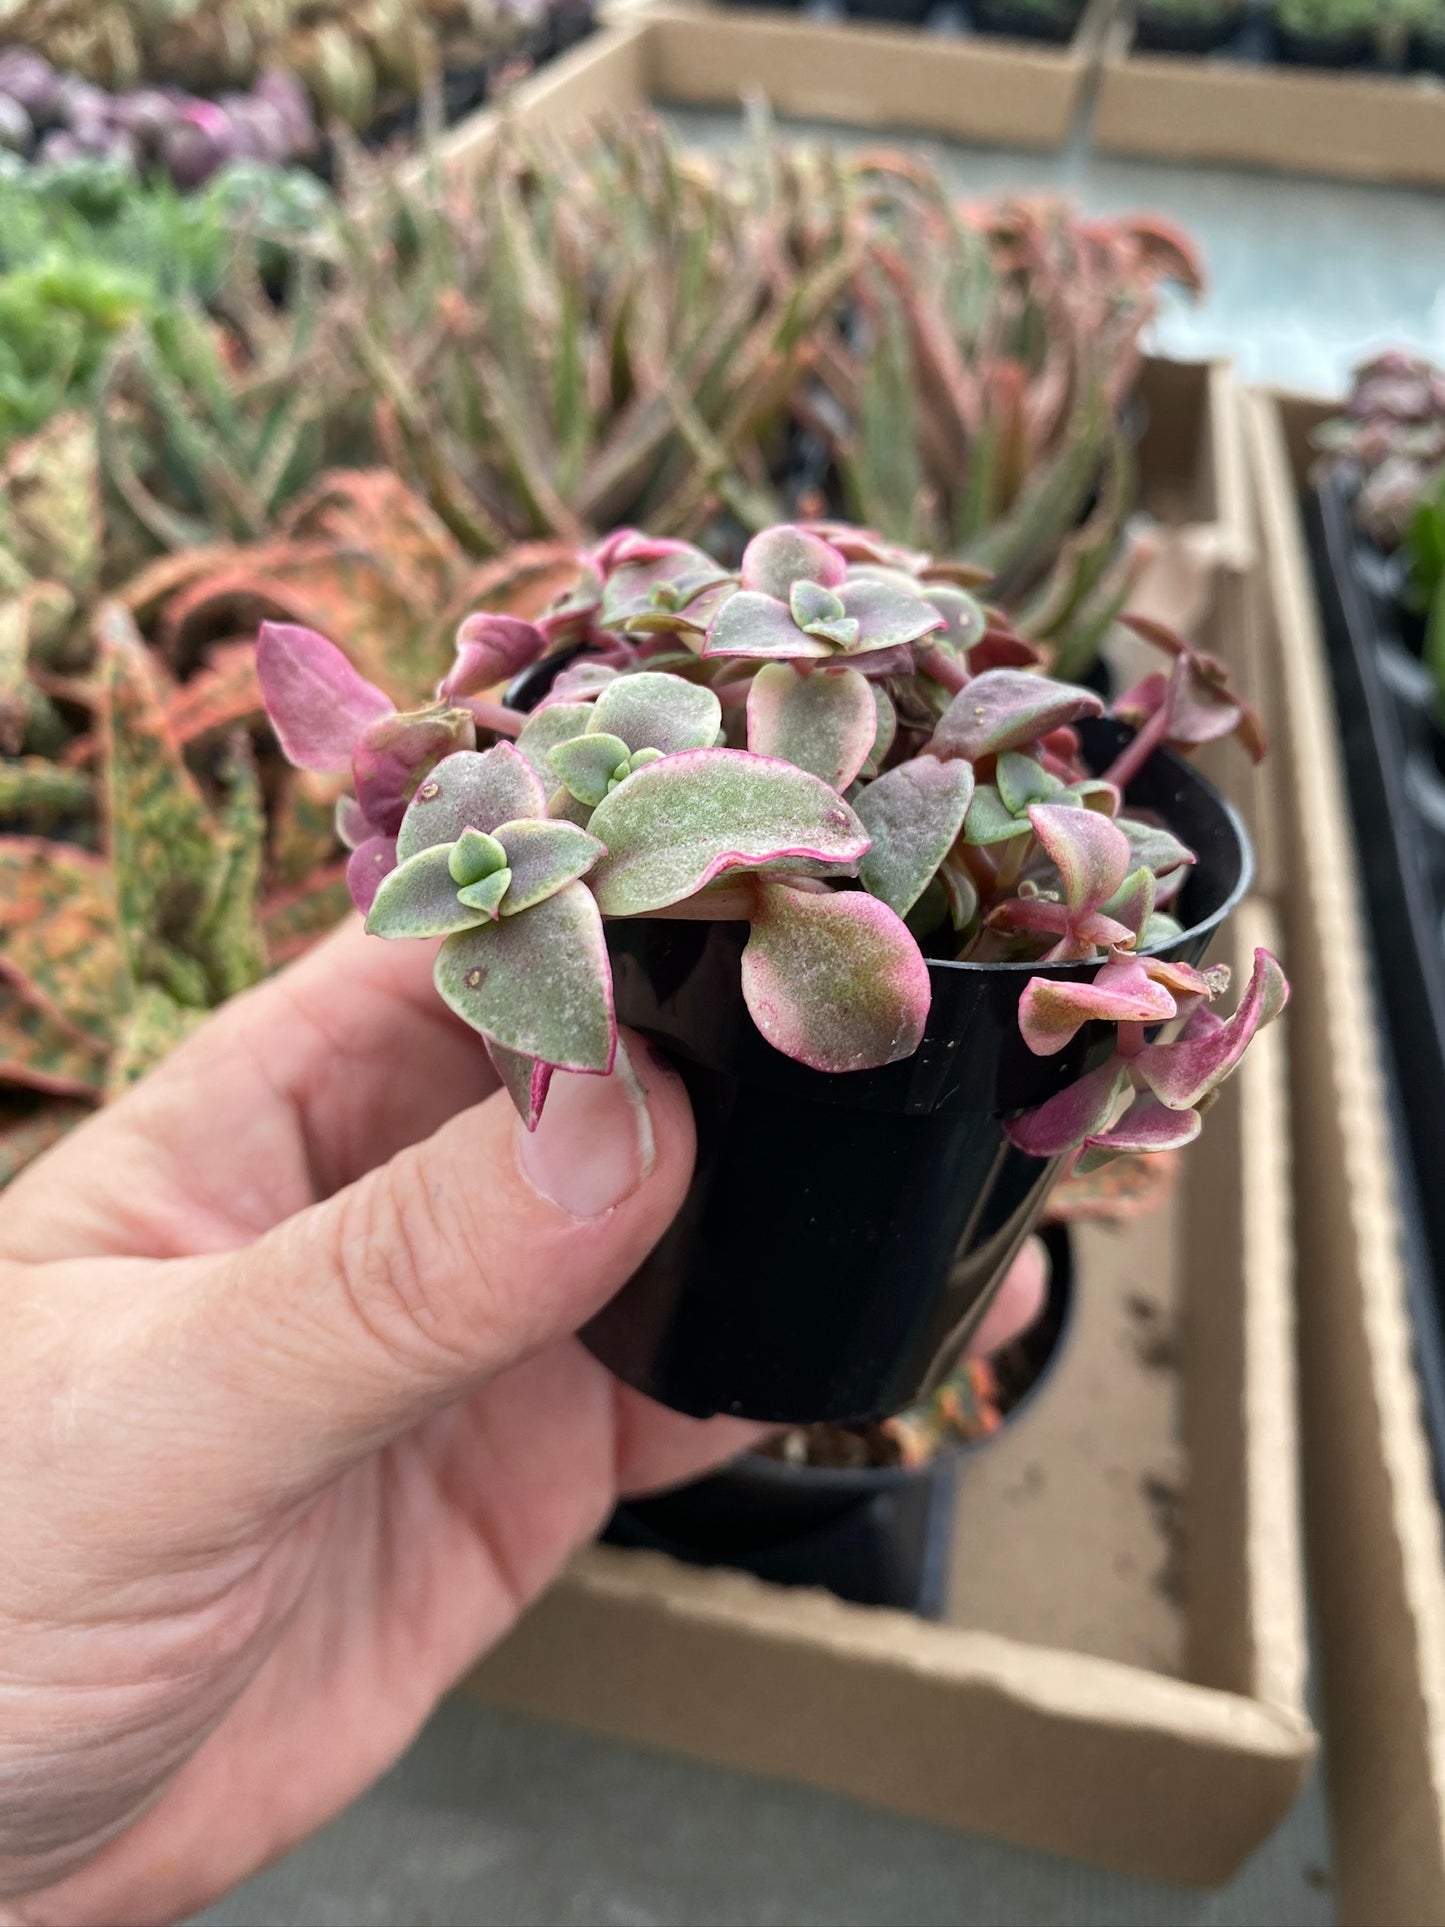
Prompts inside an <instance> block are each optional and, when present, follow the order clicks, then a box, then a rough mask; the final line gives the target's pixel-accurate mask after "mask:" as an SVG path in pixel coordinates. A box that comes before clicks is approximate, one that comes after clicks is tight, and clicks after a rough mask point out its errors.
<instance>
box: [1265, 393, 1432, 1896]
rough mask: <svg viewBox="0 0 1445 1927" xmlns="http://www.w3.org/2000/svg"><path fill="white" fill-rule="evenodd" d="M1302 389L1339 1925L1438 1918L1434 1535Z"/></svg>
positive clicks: (1317, 1292)
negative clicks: (1311, 523)
mask: <svg viewBox="0 0 1445 1927" xmlns="http://www.w3.org/2000/svg"><path fill="white" fill-rule="evenodd" d="M1327 412H1329V411H1328V409H1327V408H1326V406H1325V405H1324V404H1321V403H1317V402H1313V401H1310V400H1308V399H1306V398H1304V397H1292V396H1277V395H1274V394H1270V393H1259V394H1255V395H1251V396H1249V397H1247V408H1246V428H1247V440H1248V446H1249V451H1250V456H1251V461H1252V467H1253V473H1254V477H1255V481H1256V485H1257V496H1258V502H1259V509H1260V521H1261V530H1262V537H1263V555H1264V565H1265V566H1264V570H1263V572H1262V575H1261V590H1262V593H1263V595H1264V597H1265V600H1266V604H1267V608H1266V614H1267V617H1268V620H1269V624H1270V635H1271V640H1272V643H1273V646H1274V648H1275V649H1276V651H1277V658H1278V683H1279V688H1280V701H1281V714H1282V720H1283V723H1284V727H1285V731H1286V737H1287V741H1286V756H1285V765H1286V777H1287V781H1286V783H1285V785H1284V786H1283V789H1284V802H1285V810H1284V830H1285V836H1286V839H1287V847H1288V857H1289V864H1290V874H1291V889H1290V892H1289V895H1288V897H1287V899H1286V907H1287V911H1288V924H1287V936H1288V939H1289V954H1290V958H1291V960H1292V970H1291V975H1292V977H1293V979H1294V987H1295V997H1294V1003H1293V1006H1292V1023H1291V1041H1292V1050H1291V1065H1292V1068H1293V1073H1294V1088H1293V1092H1292V1099H1293V1128H1294V1142H1295V1159H1296V1199H1297V1205H1298V1222H1299V1247H1300V1248H1299V1263H1300V1281H1301V1290H1300V1338H1301V1353H1300V1356H1301V1374H1302V1382H1301V1400H1302V1421H1303V1431H1304V1459H1305V1497H1306V1507H1307V1519H1308V1541H1309V1554H1310V1567H1311V1579H1312V1593H1313V1598H1314V1602H1315V1606H1316V1612H1317V1620H1318V1635H1319V1647H1320V1659H1321V1674H1322V1687H1323V1698H1324V1712H1325V1725H1326V1730H1327V1733H1328V1738H1329V1753H1328V1757H1329V1791H1330V1800H1331V1807H1332V1813H1333V1822H1334V1833H1335V1864H1336V1875H1337V1881H1338V1885H1339V1891H1340V1898H1341V1917H1342V1918H1343V1919H1345V1920H1347V1921H1351V1922H1379V1923H1381V1927H1385V1924H1386V1923H1389V1924H1390V1927H1397V1924H1398V1923H1401V1922H1416V1921H1420V1922H1425V1921H1439V1920H1445V1542H1442V1529H1441V1515H1440V1509H1439V1505H1438V1502H1437V1495H1436V1492H1435V1489H1434V1485H1433V1482H1432V1478H1431V1469H1430V1461H1429V1451H1428V1446H1427V1441H1426V1436H1425V1431H1424V1428H1423V1425H1422V1422H1421V1408H1420V1397H1419V1388H1418V1384H1417V1381H1416V1377H1415V1371H1414V1367H1413V1363H1412V1359H1411V1339H1410V1322H1409V1311H1408V1296H1409V1276H1408V1270H1407V1260H1406V1256H1405V1251H1404V1247H1403V1240H1402V1222H1401V1210H1400V1198H1399V1195H1398V1191H1397V1184H1396V1177H1395V1171H1394V1159H1393V1148H1392V1143H1391V1133H1390V1118H1389V1114H1388V1108H1387V1101H1386V1092H1385V1086H1384V1080H1383V1072H1382V1058H1381V1045H1380V1034H1379V1031H1378V1029H1377V1025H1376V1013H1375V1011H1374V1010H1373V1008H1372V999H1371V994H1370V985H1369V982H1368V976H1367V973H1366V972H1365V971H1363V970H1361V969H1359V968H1358V967H1356V960H1358V959H1359V958H1361V957H1362V956H1364V955H1366V954H1367V944H1366V938H1365V930H1364V924H1363V914H1362V908H1361V896H1360V888H1359V879H1358V871H1357V865H1356V860H1355V852H1354V847H1353V841H1352V838H1351V834H1350V825H1349V815H1348V803H1347V796H1346V790H1345V777H1344V766H1343V759H1342V756H1341V751H1340V741H1339V732H1338V728H1337V725H1336V721H1335V716H1334V712H1333V708H1332V706H1331V701H1330V694H1329V686H1328V681H1327V675H1326V668H1325V651H1324V643H1323V638H1322V632H1321V626H1320V620H1319V612H1318V608H1317V605H1316V601H1315V596H1314V590H1313V585H1312V581H1311V577H1310V571H1309V564H1308V558H1307V554H1306V549H1305V542H1304V536H1303V530H1302V525H1301V521H1300V515H1299V508H1298V489H1299V487H1300V485H1301V483H1302V481H1303V478H1304V475H1305V472H1306V469H1307V467H1308V463H1309V446H1308V436H1309V431H1310V430H1311V429H1312V428H1313V427H1314V426H1315V425H1316V424H1317V423H1318V422H1319V421H1320V420H1321V419H1322V418H1323V416H1324V415H1325V414H1326V413H1327Z"/></svg>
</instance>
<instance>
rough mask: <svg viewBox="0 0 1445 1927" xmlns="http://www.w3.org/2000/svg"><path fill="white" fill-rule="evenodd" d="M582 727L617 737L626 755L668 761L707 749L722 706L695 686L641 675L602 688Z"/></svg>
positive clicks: (621, 678) (646, 673) (714, 735)
mask: <svg viewBox="0 0 1445 1927" xmlns="http://www.w3.org/2000/svg"><path fill="white" fill-rule="evenodd" d="M587 727H588V730H589V731H590V732H592V733H594V734H595V733H597V732H606V733H610V734H611V735H613V736H618V737H620V738H621V739H622V741H623V742H624V743H626V745H627V747H628V749H630V750H637V749H660V750H661V751H662V753H663V755H664V756H670V755H672V754H673V753H674V752H675V751H677V750H683V749H711V748H712V746H713V744H714V743H715V742H716V741H717V733H718V731H719V729H721V727H722V704H721V703H720V702H719V701H718V699H717V697H716V696H715V695H714V694H713V692H712V691H711V690H710V689H708V688H706V687H704V686H703V685H702V684H700V683H691V682H685V681H684V680H683V678H682V677H681V676H667V675H660V674H658V673H656V672H655V671H651V670H642V671H639V673H638V674H637V675H635V676H619V677H618V678H617V679H616V681H614V682H610V683H609V684H608V685H607V687H606V688H605V689H604V690H603V691H602V694H601V695H600V696H599V697H598V698H597V701H596V704H595V705H594V707H593V712H592V719H591V721H590V722H589V723H588V725H587Z"/></svg>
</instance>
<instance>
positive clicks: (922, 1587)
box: [603, 1225, 1074, 1619]
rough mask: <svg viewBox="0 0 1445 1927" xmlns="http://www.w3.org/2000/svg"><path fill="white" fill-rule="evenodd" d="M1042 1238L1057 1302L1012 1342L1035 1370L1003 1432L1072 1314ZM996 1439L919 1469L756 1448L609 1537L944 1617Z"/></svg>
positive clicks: (1054, 1240) (1041, 1378)
mask: <svg viewBox="0 0 1445 1927" xmlns="http://www.w3.org/2000/svg"><path fill="white" fill-rule="evenodd" d="M1042 1235H1043V1240H1044V1243H1045V1244H1046V1245H1047V1247H1048V1251H1049V1295H1048V1302H1047V1304H1046V1306H1045V1309H1044V1312H1043V1315H1042V1316H1041V1317H1040V1319H1039V1321H1038V1323H1037V1324H1036V1325H1035V1326H1033V1328H1032V1329H1031V1330H1030V1331H1028V1332H1026V1333H1024V1334H1023V1335H1022V1336H1021V1337H1020V1338H1019V1339H1018V1340H1016V1341H1015V1343H1016V1346H1017V1349H1018V1350H1019V1352H1021V1353H1023V1354H1024V1355H1025V1357H1026V1359H1027V1369H1029V1370H1030V1371H1031V1372H1032V1377H1031V1379H1030V1381H1029V1383H1028V1385H1027V1387H1026V1389H1025V1390H1024V1391H1023V1392H1022V1393H1021V1394H1020V1396H1019V1397H1018V1398H1016V1399H1015V1401H1014V1403H1013V1404H1012V1405H1011V1406H1010V1407H1009V1410H1008V1411H1007V1413H1006V1414H1005V1416H1004V1425H1003V1430H1005V1431H1011V1430H1012V1429H1013V1428H1014V1426H1015V1425H1017V1424H1018V1423H1019V1421H1020V1420H1021V1419H1022V1417H1023V1415H1024V1413H1025V1412H1026V1411H1027V1410H1028V1408H1029V1407H1030V1406H1031V1405H1032V1404H1033V1403H1034V1401H1035V1399H1036V1398H1037V1397H1038V1395H1039V1391H1040V1388H1041V1387H1042V1386H1043V1384H1044V1383H1045V1381H1046V1380H1047V1379H1049V1378H1051V1377H1052V1376H1053V1373H1054V1369H1055V1367H1056V1365H1057V1363H1058V1360H1059V1357H1060V1356H1061V1354H1062V1352H1063V1349H1064V1345H1065V1342H1066V1339H1067V1335H1068V1330H1069V1326H1070V1323H1071V1320H1072V1313H1073V1303H1074V1270H1073V1254H1072V1251H1071V1249H1070V1245H1069V1236H1068V1232H1067V1230H1066V1228H1065V1227H1064V1226H1063V1225H1050V1226H1049V1227H1048V1228H1047V1229H1046V1230H1045V1231H1044V1232H1043V1234H1042ZM1010 1349H1013V1348H1010ZM997 1436H999V1434H997V1433H995V1434H993V1435H991V1436H990V1437H986V1438H979V1439H972V1440H961V1441H960V1442H959V1443H958V1444H957V1445H955V1446H952V1447H950V1448H949V1449H948V1450H947V1451H945V1452H941V1453H940V1454H939V1455H938V1457H937V1458H935V1459H932V1460H930V1461H929V1463H928V1464H926V1465H917V1466H903V1465H895V1466H869V1467H859V1468H851V1469H847V1470H844V1469H841V1468H836V1467H831V1466H820V1465H789V1464H787V1463H785V1462H784V1461H783V1460H781V1459H775V1458H770V1457H768V1456H767V1455H766V1454H764V1453H761V1452H748V1453H745V1454H744V1456H743V1457H742V1458H740V1459H737V1460H735V1461H734V1462H733V1464H731V1465H728V1466H724V1467H723V1468H722V1470H721V1471H719V1472H714V1473H711V1474H710V1475H709V1476H708V1477H707V1478H705V1479H695V1480H694V1481H693V1482H692V1484H690V1485H684V1486H679V1487H677V1488H676V1490H674V1491H672V1492H663V1493H658V1494H657V1495H656V1496H654V1497H652V1498H647V1499H638V1500H634V1501H632V1503H631V1504H628V1505H622V1506H619V1507H618V1508H617V1511H616V1512H615V1513H614V1514H613V1517H612V1521H611V1524H610V1525H609V1526H608V1528H607V1531H606V1533H605V1534H604V1535H603V1536H604V1538H605V1539H606V1540H607V1541H608V1543H609V1544H612V1545H620V1546H633V1547H638V1548H642V1549H645V1550H648V1551H653V1552H666V1553H668V1554H669V1555H670V1556H671V1557H672V1558H674V1559H681V1560H683V1561H684V1562H685V1563H687V1564H689V1565H701V1566H731V1567H733V1568H735V1569H736V1570H738V1571H742V1572H750V1573H752V1574H753V1575H754V1576H755V1577H756V1578H759V1579H766V1580H768V1581H770V1582H771V1583H772V1584H773V1585H777V1586H823V1587H825V1588H826V1589H827V1590H828V1591H829V1592H832V1593H836V1594H837V1595H838V1597H839V1598H840V1599H847V1600H851V1601H852V1602H853V1603H854V1604H855V1605H859V1606H893V1607H896V1608H898V1609H900V1610H902V1611H904V1612H912V1613H917V1614H919V1615H920V1616H921V1617H923V1618H929V1619H936V1618H937V1617H938V1616H939V1615H940V1614H941V1612H942V1610H943V1604H944V1591H945V1578H946V1570H947V1563H948V1546H949V1535H950V1528H951V1524H952V1516H953V1501H954V1494H955V1491H956V1488H957V1482H958V1479H959V1477H960V1475H961V1474H962V1473H963V1472H964V1470H965V1468H966V1465H967V1462H968V1460H969V1459H970V1457H971V1456H972V1455H973V1454H974V1453H976V1452H979V1451H983V1450H985V1449H987V1447H988V1446H990V1445H991V1444H992V1443H993V1440H994V1438H996V1437H997Z"/></svg>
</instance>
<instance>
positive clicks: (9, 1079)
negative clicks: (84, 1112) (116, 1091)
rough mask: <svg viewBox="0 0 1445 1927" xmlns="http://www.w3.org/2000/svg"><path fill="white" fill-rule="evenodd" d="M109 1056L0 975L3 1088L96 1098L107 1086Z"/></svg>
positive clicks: (18, 984)
mask: <svg viewBox="0 0 1445 1927" xmlns="http://www.w3.org/2000/svg"><path fill="white" fill-rule="evenodd" d="M105 1066H106V1053H105V1052H104V1051H102V1050H101V1049H100V1048H99V1047H98V1046H97V1045H96V1044H94V1043H92V1042H90V1041H88V1040H87V1039H86V1038H85V1036H84V1035H83V1034H82V1033H81V1032H80V1031H78V1030H75V1029H74V1028H73V1027H72V1026H70V1025H67V1024H63V1023H61V1022H59V1021H58V1020H57V1019H56V1018H55V1017H53V1016H51V1015H50V1014H49V1012H48V1010H47V1009H46V1008H45V1007H44V1006H43V1005H41V1004H39V1003H37V1002H36V1001H35V1000H34V999H33V998H32V997H31V996H30V995H29V994H28V992H27V988H26V986H25V984H24V983H23V982H16V981H14V980H13V979H12V978H11V977H9V976H8V975H4V974H0V1085H4V1084H14V1085H18V1086H19V1087H20V1088H21V1089H22V1090H30V1091H43V1092H45V1093H47V1094H48V1095H50V1096H52V1097H96V1096H98V1095H99V1094H100V1092H101V1091H102V1090H103V1088H104V1085H105Z"/></svg>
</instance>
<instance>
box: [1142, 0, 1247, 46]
mask: <svg viewBox="0 0 1445 1927" xmlns="http://www.w3.org/2000/svg"><path fill="white" fill-rule="evenodd" d="M1243 21H1244V8H1243V7H1220V8H1219V9H1218V10H1217V11H1215V12H1213V13H1211V14H1209V15H1207V16H1206V15H1202V14H1180V13H1177V12H1175V11H1174V9H1173V8H1170V7H1151V6H1149V5H1148V4H1147V0H1146V4H1145V5H1143V6H1141V7H1140V8H1139V11H1138V13H1137V14H1136V16H1135V20H1134V45H1135V47H1136V48H1137V49H1138V50H1139V51H1140V52H1142V53H1166V54H1208V53H1213V52H1214V50H1215V48H1216V47H1223V46H1225V45H1226V44H1227V43H1228V42H1229V41H1231V40H1232V39H1233V38H1234V36H1235V35H1236V34H1237V33H1238V32H1239V29H1240V27H1241V25H1242V24H1243Z"/></svg>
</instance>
